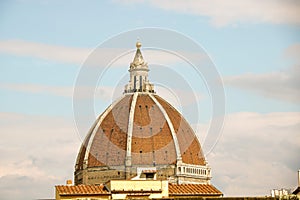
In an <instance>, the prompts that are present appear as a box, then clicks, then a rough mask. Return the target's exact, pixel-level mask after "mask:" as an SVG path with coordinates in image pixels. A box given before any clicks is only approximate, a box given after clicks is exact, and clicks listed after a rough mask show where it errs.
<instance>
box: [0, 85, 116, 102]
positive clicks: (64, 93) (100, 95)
mask: <svg viewBox="0 0 300 200" xmlns="http://www.w3.org/2000/svg"><path fill="white" fill-rule="evenodd" d="M81 87H82V88H80V91H81V93H80V94H78V95H77V96H76V98H78V99H86V98H94V94H95V97H96V98H97V99H102V100H111V99H112V95H113V91H114V90H113V88H112V87H110V86H101V87H97V88H96V91H95V92H92V93H91V94H92V96H90V93H89V90H91V89H93V88H92V87H87V86H81ZM0 88H1V89H5V90H11V91H17V92H24V93H31V94H43V95H53V96H59V97H69V98H71V97H73V87H72V86H50V85H39V84H16V83H9V84H8V83H6V84H4V83H2V84H0Z"/></svg>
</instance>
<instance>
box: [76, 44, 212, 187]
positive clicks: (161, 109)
mask: <svg viewBox="0 0 300 200" xmlns="http://www.w3.org/2000/svg"><path fill="white" fill-rule="evenodd" d="M140 46H141V45H140V43H139V45H137V52H136V55H135V58H134V60H133V62H132V63H131V65H130V69H129V72H130V81H129V83H128V84H127V85H126V87H125V91H124V95H123V97H122V98H120V99H119V100H117V101H115V102H114V103H113V104H112V105H110V106H109V107H108V108H107V109H106V110H105V111H104V112H103V113H102V114H101V115H100V116H99V117H98V118H97V120H96V122H95V123H94V125H93V126H92V128H91V129H90V131H89V133H88V134H87V136H86V138H85V140H84V142H83V144H82V146H81V149H80V152H79V154H78V157H77V161H76V166H75V183H77V184H80V183H85V184H86V183H97V182H103V181H106V180H109V179H110V178H112V177H113V178H116V177H118V178H120V179H123V178H125V179H128V178H130V177H132V176H134V175H136V170H137V168H141V167H154V168H155V169H157V170H161V174H162V175H161V178H162V179H163V178H166V177H167V178H170V177H173V179H174V180H176V181H177V182H178V180H181V182H185V181H186V182H197V181H198V182H205V183H207V182H208V181H209V179H210V168H209V166H208V165H207V163H206V161H205V158H204V155H203V153H202V150H201V146H200V143H199V141H198V139H197V137H196V135H195V133H194V131H193V129H192V128H191V127H190V125H189V124H188V122H187V121H186V120H185V119H184V118H183V116H182V115H181V114H180V113H179V112H178V111H177V110H176V109H175V108H174V107H173V106H172V105H170V104H169V103H168V102H167V101H165V100H164V99H163V98H161V97H159V96H158V95H156V94H155V92H154V89H153V88H154V87H153V85H152V84H150V83H149V82H148V71H149V69H148V66H147V63H145V62H144V60H143V57H142V54H141V51H140ZM166 169H167V170H166ZM91 171H93V173H92V172H91ZM89 172H90V173H89ZM105 172H106V174H105ZM164 173H166V174H164ZM90 177H94V178H95V179H96V180H89V178H90ZM97 179H99V180H97ZM88 180H89V181H88Z"/></svg>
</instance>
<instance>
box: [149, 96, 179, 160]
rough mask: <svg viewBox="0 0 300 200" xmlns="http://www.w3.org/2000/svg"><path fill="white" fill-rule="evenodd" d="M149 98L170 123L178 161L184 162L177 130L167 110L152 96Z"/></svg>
mask: <svg viewBox="0 0 300 200" xmlns="http://www.w3.org/2000/svg"><path fill="white" fill-rule="evenodd" d="M149 96H150V97H151V99H152V100H153V101H154V103H155V104H156V105H157V106H158V108H159V109H160V111H161V112H162V114H163V115H164V117H165V119H166V121H167V123H168V126H169V128H170V130H171V134H172V137H173V140H174V144H175V150H176V156H177V160H182V158H181V153H180V149H179V143H178V140H177V136H176V133H175V129H174V127H173V124H172V122H171V120H170V118H169V115H168V113H167V112H166V110H165V109H164V108H163V107H162V105H161V104H160V103H159V102H158V101H157V99H156V98H155V97H154V96H153V95H152V94H149Z"/></svg>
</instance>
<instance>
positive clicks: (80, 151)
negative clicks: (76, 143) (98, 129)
mask: <svg viewBox="0 0 300 200" xmlns="http://www.w3.org/2000/svg"><path fill="white" fill-rule="evenodd" d="M100 117H101V115H99V116H98V117H97V119H96V120H95V122H94V123H93V126H92V127H91V128H90V130H89V132H88V134H87V135H86V137H85V139H84V141H83V143H82V145H81V147H80V150H79V154H78V156H77V159H76V165H75V168H76V166H77V165H78V164H79V159H80V155H81V153H82V151H83V146H84V145H85V143H86V142H87V139H88V138H89V135H90V134H92V131H93V130H94V128H95V126H96V124H97V122H98V120H99V118H100Z"/></svg>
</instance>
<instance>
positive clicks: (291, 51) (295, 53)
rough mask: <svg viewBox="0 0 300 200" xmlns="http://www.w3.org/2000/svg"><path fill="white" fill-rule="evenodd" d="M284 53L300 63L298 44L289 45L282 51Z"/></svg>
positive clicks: (299, 45)
mask: <svg viewBox="0 0 300 200" xmlns="http://www.w3.org/2000/svg"><path fill="white" fill-rule="evenodd" d="M284 55H285V56H286V57H287V58H289V59H292V60H293V61H295V62H296V63H300V57H299V55H300V44H299V43H296V44H294V45H291V46H289V47H288V48H287V49H286V51H285V52H284Z"/></svg>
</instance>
